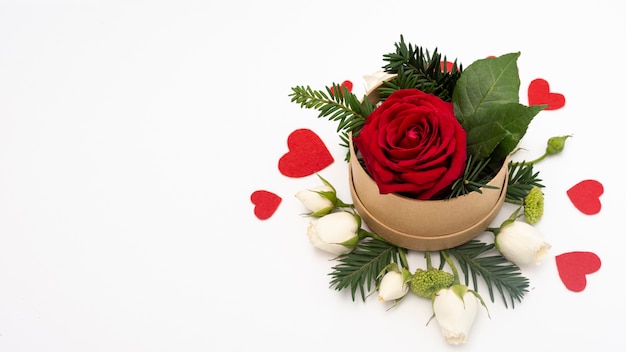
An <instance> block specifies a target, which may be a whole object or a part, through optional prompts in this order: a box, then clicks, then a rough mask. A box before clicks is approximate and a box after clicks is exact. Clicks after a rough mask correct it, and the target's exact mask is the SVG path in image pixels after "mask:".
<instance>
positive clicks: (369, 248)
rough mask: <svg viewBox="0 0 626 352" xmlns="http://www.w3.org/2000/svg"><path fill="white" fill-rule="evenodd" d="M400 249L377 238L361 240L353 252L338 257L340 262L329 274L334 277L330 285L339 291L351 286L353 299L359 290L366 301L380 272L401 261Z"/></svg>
mask: <svg viewBox="0 0 626 352" xmlns="http://www.w3.org/2000/svg"><path fill="white" fill-rule="evenodd" d="M400 250H402V249H400V248H398V247H396V246H394V245H392V244H390V243H388V242H385V241H381V240H378V239H375V238H369V239H365V240H363V241H361V242H360V243H359V244H358V245H357V247H356V248H355V249H354V250H353V251H352V252H350V253H348V254H344V255H342V256H340V257H339V258H338V261H339V264H337V265H336V266H334V267H333V268H332V270H333V271H332V272H331V273H330V274H329V275H330V276H331V277H332V280H331V281H330V287H334V288H335V289H336V290H337V291H341V290H344V289H347V288H349V289H350V293H351V295H352V300H353V301H354V300H355V299H356V293H357V291H359V292H360V295H361V298H362V299H363V301H365V298H366V297H367V294H368V293H369V292H370V291H371V290H372V289H373V288H374V287H376V278H377V276H378V274H379V273H380V272H381V271H382V270H383V269H384V268H385V267H386V266H387V265H388V264H390V263H393V262H396V263H397V262H398V261H399V251H400Z"/></svg>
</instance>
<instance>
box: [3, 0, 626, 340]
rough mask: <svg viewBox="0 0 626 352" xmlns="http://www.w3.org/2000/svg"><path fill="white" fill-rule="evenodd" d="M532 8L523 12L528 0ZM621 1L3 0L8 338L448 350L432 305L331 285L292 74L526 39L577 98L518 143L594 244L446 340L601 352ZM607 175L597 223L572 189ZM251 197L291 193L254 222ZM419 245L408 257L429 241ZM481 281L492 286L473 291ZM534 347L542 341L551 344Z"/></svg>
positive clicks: (493, 49)
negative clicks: (295, 143) (354, 295)
mask: <svg viewBox="0 0 626 352" xmlns="http://www.w3.org/2000/svg"><path fill="white" fill-rule="evenodd" d="M520 4H521V3H520ZM625 20H626V12H625V11H624V5H621V4H620V3H619V2H618V1H602V0H601V1H594V2H593V3H587V2H569V1H563V2H554V1H526V2H524V3H523V5H506V6H504V5H502V2H498V1H492V2H488V1H477V2H471V3H470V2H462V1H461V2H454V1H452V2H446V3H441V4H437V5H433V3H432V2H424V1H410V2H400V1H387V2H381V1H377V2H373V1H352V2H343V1H314V2H307V3H297V2H282V1H233V2H228V3H227V2H221V3H218V2H215V1H213V2H211V1H209V2H207V1H135V0H131V1H95V0H94V1H88V0H85V1H80V0H74V1H71V0H66V1H49V2H46V1H3V2H1V3H0V351H3V352H17V351H68V352H69V351H81V352H82V351H133V352H139V351H252V350H260V349H263V350H266V349H267V350H273V351H277V350H281V351H282V350H290V351H292V350H298V351H317V350H333V351H334V350H347V349H353V350H365V351H370V350H371V351H374V350H381V349H387V350H400V349H405V348H409V349H411V350H424V351H425V350H429V349H430V350H432V349H436V350H439V351H444V350H453V347H448V346H447V345H446V343H445V342H444V340H443V338H442V336H441V334H440V332H439V330H438V329H439V328H438V326H437V325H436V324H435V323H434V322H433V323H431V324H430V325H428V326H426V322H427V321H428V318H429V317H430V312H431V311H430V307H429V305H428V302H425V301H424V300H419V299H417V298H416V297H410V299H407V300H406V301H404V302H402V303H401V305H400V306H398V307H397V308H396V309H394V310H391V311H386V309H387V306H386V305H382V304H379V302H377V301H376V300H374V299H369V300H368V301H367V302H366V303H363V302H360V301H357V302H354V303H353V302H351V300H350V298H349V296H348V295H347V294H344V293H337V292H335V291H334V290H333V289H330V288H329V287H328V282H329V277H328V276H327V273H328V272H329V268H330V267H331V266H332V263H331V262H328V260H327V259H329V258H328V256H326V255H324V254H323V253H320V252H318V251H316V250H315V249H313V248H312V247H311V246H310V245H309V244H308V242H307V239H306V235H305V233H306V224H307V219H305V218H302V217H301V216H299V214H300V213H301V212H302V208H301V207H300V205H299V203H298V202H297V200H296V199H295V198H294V197H293V194H295V192H297V191H298V190H300V189H303V188H307V187H312V186H315V185H317V179H316V178H315V176H310V177H306V178H303V179H289V178H286V177H284V176H282V175H281V174H280V173H279V171H278V168H277V163H278V159H279V157H280V156H281V155H283V154H284V153H285V152H286V138H287V136H288V135H289V133H290V132H291V131H293V130H294V129H296V128H301V127H306V128H310V129H312V130H314V131H315V132H316V133H318V134H319V135H320V136H321V137H322V138H323V139H324V141H325V142H326V144H327V145H328V147H329V148H330V150H331V151H332V153H333V155H334V157H335V160H336V161H335V163H334V164H333V165H331V166H330V167H329V168H327V169H325V170H324V171H323V172H322V175H324V176H325V177H326V178H327V179H328V180H329V181H331V182H332V183H333V184H334V185H335V186H337V188H338V189H339V192H340V195H342V197H343V198H344V199H349V194H348V189H347V181H346V165H345V164H344V163H343V162H342V160H343V156H344V153H345V151H344V150H343V149H341V148H340V147H339V146H338V143H339V139H338V137H337V135H336V134H335V132H334V130H335V125H334V124H333V123H330V122H328V121H325V120H318V119H317V118H316V114H315V113H314V112H313V111H307V110H302V109H300V108H299V107H298V106H297V105H295V104H292V103H290V102H289V98H288V97H287V95H288V94H289V92H290V88H291V87H292V86H295V85H300V84H306V85H311V86H312V87H316V88H322V87H323V86H325V85H328V84H330V83H332V82H341V81H343V80H345V79H349V80H352V81H353V82H354V83H355V91H358V90H359V89H361V90H362V89H363V83H362V80H361V77H362V75H364V74H367V73H371V72H373V71H376V70H378V69H379V68H380V66H382V65H383V62H382V54H384V53H388V52H390V51H392V50H393V43H394V42H396V41H397V40H398V39H399V36H400V34H404V36H405V38H406V39H407V41H409V42H411V43H416V44H419V45H422V46H424V47H426V48H434V47H438V48H439V49H440V50H441V51H442V52H444V53H445V54H447V55H448V57H449V58H458V59H459V60H460V61H461V62H462V63H464V65H467V64H469V63H470V62H471V61H473V60H475V59H478V58H482V57H485V56H488V55H500V54H504V53H507V52H511V51H521V52H522V55H521V58H520V60H519V62H518V64H519V66H520V75H521V79H522V90H521V92H520V97H521V100H522V102H525V101H526V95H525V88H526V87H527V86H528V83H529V82H530V81H531V80H532V79H534V78H544V79H546V80H548V81H549V82H550V84H551V87H552V90H553V91H556V92H560V93H563V94H564V95H565V96H566V99H567V103H566V106H565V107H564V108H562V109H560V110H555V111H544V112H542V113H540V114H539V116H538V118H536V119H535V121H534V122H533V125H531V130H530V131H529V136H532V137H529V138H528V139H526V140H525V141H524V146H525V147H526V148H528V153H529V155H537V154H539V153H541V151H543V148H544V143H545V140H546V139H547V138H548V137H550V136H553V135H562V134H574V138H573V139H570V140H568V142H567V147H566V151H565V152H564V153H563V155H561V156H559V157H556V158H552V159H549V160H547V161H546V162H544V163H542V164H539V165H540V168H539V169H540V170H541V175H542V177H543V179H544V180H545V182H544V183H545V184H546V186H547V188H546V191H545V193H546V197H547V200H546V201H547V205H546V218H545V219H544V220H543V221H542V222H541V223H540V225H539V226H540V228H541V230H542V231H543V232H544V233H545V234H546V236H547V237H548V238H549V240H550V242H551V243H552V245H553V251H552V253H553V254H554V255H556V254H559V253H563V252H568V251H574V250H588V251H593V252H595V253H597V254H598V255H599V256H600V258H601V259H602V268H601V269H600V271H599V272H597V273H595V274H593V275H591V276H589V277H588V280H589V282H588V286H587V289H586V290H585V291H583V292H581V293H573V292H570V291H568V290H567V289H566V288H565V287H564V285H563V284H562V283H561V282H560V280H559V278H558V274H557V271H556V267H555V264H554V260H553V258H550V259H549V260H546V261H545V263H544V264H543V265H542V266H541V267H539V268H530V269H529V270H525V271H524V272H525V274H526V275H527V276H528V277H529V278H530V279H531V291H530V293H529V294H528V295H527V297H526V299H525V300H524V301H523V302H522V303H521V304H518V305H516V308H515V309H514V310H511V309H509V310H506V309H504V308H503V306H502V304H501V303H500V301H498V300H496V302H495V303H491V302H490V301H488V306H489V309H490V312H491V318H492V319H491V320H490V319H488V317H487V314H486V312H485V311H484V310H481V311H480V312H479V315H478V318H477V321H476V323H475V325H474V327H473V329H472V332H471V335H470V339H469V340H470V341H469V343H468V344H467V345H466V346H463V347H460V348H459V347H457V348H456V350H460V349H465V350H472V351H474V350H479V349H480V350H481V351H500V350H503V349H508V350H514V351H522V350H539V351H542V350H559V351H566V350H584V349H588V350H599V349H601V348H602V347H612V346H615V345H617V344H618V343H619V342H620V341H621V340H622V339H621V336H620V334H621V332H622V331H621V330H622V328H623V326H624V324H625V323H626V321H625V319H624V314H625V313H626V311H625V310H626V309H625V308H624V307H625V305H624V304H623V302H624V301H623V292H624V288H625V287H624V280H623V279H622V278H623V269H622V268H623V262H622V260H623V253H622V252H623V249H622V248H620V247H619V246H618V245H617V244H620V243H622V242H623V241H622V240H621V237H622V236H623V233H621V232H620V231H621V230H620V229H621V228H622V226H620V225H621V224H622V223H621V220H622V214H621V211H620V210H621V209H622V208H623V205H622V204H621V200H622V199H623V197H624V191H623V187H622V186H621V184H622V183H623V182H622V177H620V174H619V171H618V170H620V167H619V165H620V163H621V162H622V158H621V150H622V148H621V145H622V143H621V142H622V139H623V137H622V135H623V133H622V132H621V130H620V129H619V127H620V124H621V122H620V121H622V120H623V119H624V117H625V116H624V109H623V106H622V105H623V82H624V78H625V75H624V71H623V70H622V69H621V67H622V65H623V63H622V54H623V52H624V51H623V49H624V37H625V35H626V29H625V26H626V25H625V24H624V23H626V21H625ZM587 178H592V179H596V180H599V181H601V182H602V183H603V184H604V187H605V194H604V195H603V196H602V202H603V208H602V211H601V212H600V214H598V215H593V216H587V215H583V214H582V213H580V212H578V211H577V210H576V209H575V208H574V207H573V206H572V204H571V203H570V202H569V200H568V199H567V197H566V194H565V191H566V190H567V189H568V188H569V187H571V186H572V185H574V184H575V183H577V182H578V181H581V180H583V179H587ZM257 189H266V190H269V191H272V192H274V193H276V194H278V195H280V196H281V197H282V198H283V202H282V204H281V205H280V207H279V209H278V211H277V212H276V213H275V214H274V216H273V217H272V218H270V219H268V220H266V221H260V220H258V219H257V218H255V217H254V215H253V212H252V204H251V203H250V200H249V196H250V194H251V193H252V192H253V191H255V190H257ZM411 259H412V260H413V261H414V262H415V263H419V260H420V259H421V258H419V256H413V257H411ZM484 295H485V296H486V293H485V294H484ZM539 346H541V347H539Z"/></svg>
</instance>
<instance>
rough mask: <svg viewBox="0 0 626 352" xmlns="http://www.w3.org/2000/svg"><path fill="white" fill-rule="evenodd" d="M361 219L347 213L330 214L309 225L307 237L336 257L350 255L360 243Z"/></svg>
mask: <svg viewBox="0 0 626 352" xmlns="http://www.w3.org/2000/svg"><path fill="white" fill-rule="evenodd" d="M360 227H361V218H360V217H359V216H358V215H357V214H353V213H350V212H346V211H339V212H336V213H330V214H327V215H324V216H322V217H320V218H316V219H314V220H312V221H311V222H310V223H309V227H308V231H307V236H308V238H309V241H310V242H311V244H312V245H314V246H315V247H317V248H319V249H321V250H323V251H326V252H328V253H331V254H335V255H342V254H347V253H350V252H351V251H352V250H353V249H354V247H356V245H357V244H358V242H359V229H360Z"/></svg>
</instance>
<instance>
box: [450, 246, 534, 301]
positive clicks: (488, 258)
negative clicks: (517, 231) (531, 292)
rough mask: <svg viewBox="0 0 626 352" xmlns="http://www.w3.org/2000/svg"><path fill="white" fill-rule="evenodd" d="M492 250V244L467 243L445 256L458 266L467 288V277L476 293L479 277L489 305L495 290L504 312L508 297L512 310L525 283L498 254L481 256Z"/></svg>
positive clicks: (515, 269)
mask: <svg viewBox="0 0 626 352" xmlns="http://www.w3.org/2000/svg"><path fill="white" fill-rule="evenodd" d="M494 247H495V245H494V244H493V243H491V244H487V243H484V242H481V241H479V240H471V241H469V242H467V243H465V244H462V245H460V246H458V247H455V248H452V249H449V250H448V252H449V253H450V254H451V255H452V256H453V257H454V258H455V259H456V261H457V262H458V263H459V266H460V268H461V271H462V272H463V274H464V276H465V284H466V285H467V286H469V285H470V277H471V282H472V284H473V286H474V290H475V291H478V276H480V277H482V278H483V280H484V282H485V284H486V285H487V288H488V290H489V298H490V299H491V301H492V302H494V287H495V288H496V289H497V290H498V292H499V293H500V296H501V297H502V300H503V301H504V306H505V307H506V308H508V304H507V296H508V300H510V303H511V306H512V308H515V301H516V300H517V301H518V302H521V301H522V298H523V297H524V295H525V294H526V293H527V292H528V285H529V281H528V279H527V278H526V277H524V276H523V275H522V273H521V271H520V268H519V267H518V266H517V265H515V264H513V263H511V262H510V261H508V260H507V259H506V258H504V257H503V256H502V255H500V254H499V253H497V254H492V255H485V254H486V253H488V252H489V251H490V250H492V249H493V248H494Z"/></svg>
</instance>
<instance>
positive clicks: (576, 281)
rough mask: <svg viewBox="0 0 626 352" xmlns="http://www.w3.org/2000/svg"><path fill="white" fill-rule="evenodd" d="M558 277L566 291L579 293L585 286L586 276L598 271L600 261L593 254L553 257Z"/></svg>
mask: <svg viewBox="0 0 626 352" xmlns="http://www.w3.org/2000/svg"><path fill="white" fill-rule="evenodd" d="M555 258H556V267H557V270H558V271H559V277H560V278H561V281H563V283H564V284H565V287H567V289H568V290H570V291H574V292H580V291H582V290H584V289H585V287H586V286H587V276H586V275H588V274H592V273H595V272H596V271H598V270H600V266H601V264H602V263H601V261H600V257H598V256H597V255H596V254H595V253H593V252H569V253H563V254H560V255H558V256H556V257H555Z"/></svg>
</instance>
